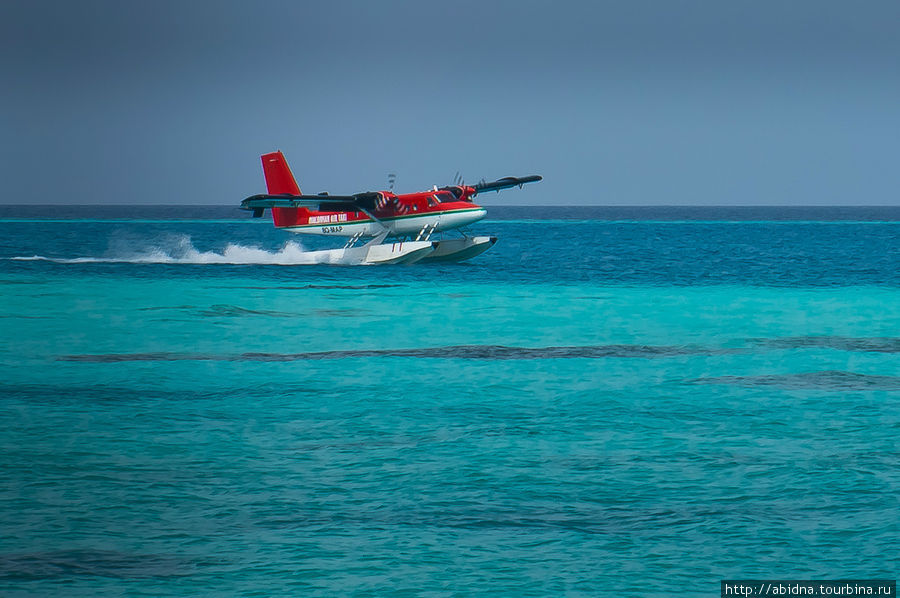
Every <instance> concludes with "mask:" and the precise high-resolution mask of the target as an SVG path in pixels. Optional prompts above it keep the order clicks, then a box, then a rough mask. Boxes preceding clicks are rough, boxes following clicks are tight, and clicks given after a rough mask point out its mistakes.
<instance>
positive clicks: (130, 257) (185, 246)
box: [4, 235, 340, 266]
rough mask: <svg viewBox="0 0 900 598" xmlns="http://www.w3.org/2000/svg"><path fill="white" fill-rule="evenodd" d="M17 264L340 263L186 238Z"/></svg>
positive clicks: (301, 252) (287, 249)
mask: <svg viewBox="0 0 900 598" xmlns="http://www.w3.org/2000/svg"><path fill="white" fill-rule="evenodd" d="M4 259H7V260H12V261H20V262H52V263H56V264H225V265H276V266H297V265H315V264H323V263H340V262H335V261H334V260H324V259H322V257H321V256H317V255H313V254H312V253H310V252H308V251H306V250H305V249H304V248H303V246H302V245H300V244H299V243H297V242H296V241H288V242H287V243H285V244H284V246H283V247H282V248H281V249H279V250H277V251H269V250H266V249H262V248H260V247H256V246H249V245H241V244H238V243H229V244H228V245H226V246H225V248H224V249H223V250H222V251H221V252H218V251H200V250H198V249H197V248H196V247H194V244H193V242H192V241H191V238H190V237H189V236H187V235H184V236H180V237H175V238H173V239H169V240H168V241H167V242H164V243H161V244H158V245H154V246H150V247H147V248H144V249H141V250H138V251H127V250H124V251H123V250H121V249H120V250H118V251H111V252H108V253H107V254H106V255H103V256H99V257H95V256H85V257H72V258H62V257H48V256H43V255H32V256H14V257H8V258H4Z"/></svg>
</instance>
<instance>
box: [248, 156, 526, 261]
mask: <svg viewBox="0 0 900 598" xmlns="http://www.w3.org/2000/svg"><path fill="white" fill-rule="evenodd" d="M262 165H263V173H264V174H265V177H266V187H267V188H268V191H269V192H268V193H267V194H263V195H253V196H251V197H248V198H247V199H245V200H244V201H242V202H241V209H243V210H250V211H252V212H253V216H254V218H259V217H261V216H262V215H263V213H264V212H265V210H266V208H269V209H271V210H272V219H273V220H274V222H275V226H276V227H277V228H282V229H284V230H287V231H290V232H293V233H304V234H312V235H328V236H333V237H347V242H346V244H345V245H344V247H342V248H340V249H327V250H323V251H310V252H307V253H308V254H309V257H310V261H311V262H312V263H339V264H396V263H404V264H409V263H413V262H424V261H453V262H458V261H462V260H466V259H469V258H471V257H474V256H476V255H479V254H480V253H483V252H485V251H487V250H488V249H489V248H490V247H491V246H492V245H493V244H494V243H495V242H496V241H497V238H496V237H470V236H467V235H465V234H462V236H461V238H452V239H443V238H442V239H441V240H435V241H433V240H431V237H432V235H433V234H435V233H441V232H444V231H451V230H458V229H459V228H460V227H463V226H466V225H469V224H472V223H473V222H477V221H478V220H481V219H482V218H484V216H485V214H487V210H485V209H484V208H483V207H481V206H479V205H476V204H475V203H474V202H473V201H472V200H473V198H474V197H475V196H476V195H477V194H479V193H484V192H486V191H500V190H501V189H509V188H511V187H521V186H522V185H524V184H525V183H533V182H535V181H539V180H541V177H540V176H537V175H534V176H526V177H521V178H516V177H506V178H502V179H499V180H497V181H494V182H492V183H485V182H481V183H478V184H476V185H474V186H469V185H465V184H459V185H451V186H448V187H441V188H438V187H437V186H435V187H434V188H433V189H432V190H431V191H420V192H418V193H406V194H403V195H396V194H394V193H393V192H391V191H367V192H365V193H356V194H354V195H329V194H327V193H320V194H318V195H303V194H302V193H301V192H300V187H299V186H298V185H297V181H296V180H295V179H294V175H293V174H292V173H291V169H290V167H289V166H288V164H287V160H285V158H284V155H283V154H282V153H281V152H280V151H279V152H273V153H271V154H264V155H263V156H262ZM362 239H371V240H369V241H368V242H367V243H365V244H364V245H360V246H357V243H358V242H359V241H360V240H362ZM385 240H390V241H391V242H389V243H386V242H385Z"/></svg>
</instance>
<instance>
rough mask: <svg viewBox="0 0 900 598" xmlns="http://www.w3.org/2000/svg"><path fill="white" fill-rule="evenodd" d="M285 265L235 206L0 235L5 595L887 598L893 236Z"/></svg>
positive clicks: (892, 552)
mask: <svg viewBox="0 0 900 598" xmlns="http://www.w3.org/2000/svg"><path fill="white" fill-rule="evenodd" d="M471 231H472V232H473V233H477V234H495V235H497V236H498V237H499V239H500V240H499V242H498V243H497V245H496V246H494V247H493V248H492V249H491V250H490V251H489V252H487V253H485V254H484V255H481V256H479V257H478V258H475V259H474V260H472V261H470V262H467V263H462V264H446V265H439V264H425V265H411V266H378V267H375V266H368V267H366V266H357V267H340V266H324V265H322V266H318V265H316V266H298V265H292V264H293V263H295V262H296V261H297V254H298V253H299V252H301V251H302V250H303V249H313V248H322V247H326V246H328V243H327V240H325V241H323V240H320V239H305V238H299V237H298V236H292V235H290V234H289V233H285V232H281V231H277V230H274V229H273V227H272V226H271V222H270V221H269V220H267V219H263V220H252V219H249V218H246V217H245V216H244V214H243V213H241V212H239V211H237V210H235V209H232V208H224V207H217V208H200V207H193V208H192V207H181V208H174V207H85V206H81V207H62V206H57V207H53V206H42V207H28V206H3V207H0V368H2V372H3V376H2V379H0V596H3V597H17V596H66V597H71V596H92V597H94V596H116V595H128V596H190V595H196V596H467V595H471V596H560V595H566V596H670V595H685V596H717V595H718V592H719V581H720V580H722V579H729V578H731V579H734V578H778V579H839V578H853V579H860V578H896V576H897V571H898V564H900V556H898V555H900V498H898V497H900V443H898V432H900V208H564V209H560V208H555V209H549V208H491V209H490V213H489V216H488V219H487V220H484V221H482V222H480V223H478V224H476V225H474V226H473V227H472V228H471Z"/></svg>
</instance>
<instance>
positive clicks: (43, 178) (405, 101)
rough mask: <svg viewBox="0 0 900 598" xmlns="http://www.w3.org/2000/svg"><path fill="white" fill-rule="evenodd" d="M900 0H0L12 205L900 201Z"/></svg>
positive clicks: (6, 197) (5, 168)
mask: <svg viewBox="0 0 900 598" xmlns="http://www.w3.org/2000/svg"><path fill="white" fill-rule="evenodd" d="M898 32H900V2H897V1H896V0H884V1H882V0H866V1H865V2H849V1H841V2H837V1H833V0H816V1H812V0H810V1H799V0H798V1H789V0H778V1H769V0H756V1H752V2H749V1H741V0H729V1H728V2H717V1H714V0H704V1H702V2H700V1H677V0H666V1H664V0H657V1H641V0H628V1H626V0H621V1H619V2H605V1H596V2H588V1H583V2H560V1H557V2H549V1H548V2H534V1H528V0H516V1H496V2H492V1H489V0H479V1H469V0H454V1H453V2H446V1H441V2H414V1H410V2H400V1H393V0H385V1H382V2H348V1H340V0H338V1H332V2H321V1H318V2H301V1H294V2H286V1H279V0H267V1H266V2H250V1H247V2H237V1H233V0H221V1H216V2H206V1H199V0H178V1H169V0H154V1H152V2H149V1H141V2H138V1H131V2H127V1H126V2H122V1H106V0H79V1H78V2H70V1H68V0H65V1H62V0H60V1H42V0H0V106H2V110H0V180H2V182H3V191H2V193H0V203H120V204H128V203H164V204H204V203H209V204H229V203H237V202H239V201H240V200H241V199H242V198H243V197H245V196H247V195H250V194H253V193H258V192H262V191H264V190H265V185H264V181H263V178H262V173H261V168H260V164H259V155H260V154H261V153H264V152H267V151H272V150H275V149H281V150H282V151H284V152H285V154H286V156H287V158H288V160H289V162H290V163H291V166H292V168H293V170H294V173H295V175H296V176H297V178H298V180H299V182H300V185H301V187H302V188H303V190H304V191H305V192H309V193H317V192H319V191H324V190H327V191H330V192H332V193H352V192H356V191H365V190H372V189H383V188H385V187H386V186H387V174H388V173H389V172H396V173H397V175H398V181H397V190H398V191H414V190H419V189H421V188H426V187H430V186H431V185H432V184H438V185H442V184H447V183H450V182H451V180H452V178H453V176H454V174H455V173H456V171H460V172H461V173H462V174H463V175H464V176H465V177H466V180H467V181H475V180H477V179H480V178H482V177H485V178H487V179H489V180H491V179H495V178H498V177H501V176H507V175H526V174H534V173H536V174H542V175H544V178H545V180H544V181H543V182H542V183H538V184H536V185H530V186H527V187H526V188H525V189H523V190H511V191H507V192H505V193H501V194H499V195H493V194H491V196H490V197H489V198H485V201H484V203H487V204H495V205H496V204H498V203H503V204H510V205H521V204H547V205H571V204H602V205H648V204H650V205H653V204H694V205H761V204H796V205H830V204H843V205H900V168H898V166H897V158H898V156H900V33H898Z"/></svg>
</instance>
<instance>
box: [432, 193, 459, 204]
mask: <svg viewBox="0 0 900 598" xmlns="http://www.w3.org/2000/svg"><path fill="white" fill-rule="evenodd" d="M434 198H435V199H436V200H438V201H439V202H440V203H447V202H448V201H456V198H455V197H454V196H453V194H452V193H450V192H449V191H438V192H437V193H435V194H434Z"/></svg>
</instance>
